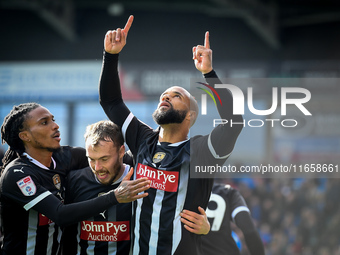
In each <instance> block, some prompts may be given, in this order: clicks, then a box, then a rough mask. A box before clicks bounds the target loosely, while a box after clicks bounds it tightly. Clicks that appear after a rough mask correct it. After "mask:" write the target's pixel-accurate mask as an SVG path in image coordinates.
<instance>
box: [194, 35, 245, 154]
mask: <svg viewBox="0 0 340 255" xmlns="http://www.w3.org/2000/svg"><path fill="white" fill-rule="evenodd" d="M193 60H194V63H195V66H196V68H197V70H199V71H200V72H201V73H202V74H203V76H204V78H205V79H206V82H207V83H208V84H205V85H208V86H207V87H209V86H210V89H211V88H213V89H214V90H215V92H216V93H212V94H213V95H214V97H215V100H216V102H221V103H218V104H217V110H218V113H219V115H220V117H221V119H223V120H227V122H228V123H227V124H225V125H219V126H217V127H215V128H214V130H213V131H212V132H211V136H210V141H211V144H212V147H213V149H214V151H213V152H212V154H213V156H214V157H215V158H219V159H223V158H227V157H228V155H229V154H230V153H231V152H232V150H233V148H234V145H235V142H236V139H237V137H238V135H239V134H240V132H241V130H242V128H243V124H242V122H243V118H242V115H233V97H232V94H231V93H230V92H229V90H227V89H225V88H216V87H215V85H216V84H222V82H221V81H220V79H219V78H218V77H217V74H216V73H215V71H214V70H213V67H212V50H211V49H210V41H209V32H206V33H205V39H204V45H197V46H195V47H193ZM217 95H218V96H219V98H218V96H217ZM231 123H234V124H231Z"/></svg>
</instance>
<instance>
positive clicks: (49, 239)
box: [46, 222, 55, 254]
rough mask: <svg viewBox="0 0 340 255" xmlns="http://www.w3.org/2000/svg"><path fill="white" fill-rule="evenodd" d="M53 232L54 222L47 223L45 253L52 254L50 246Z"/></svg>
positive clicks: (51, 245)
mask: <svg viewBox="0 0 340 255" xmlns="http://www.w3.org/2000/svg"><path fill="white" fill-rule="evenodd" d="M54 232H55V223H54V222H53V223H50V224H48V242H47V251H49V252H47V253H46V254H52V247H53V241H54V240H53V239H54V238H53V235H54Z"/></svg>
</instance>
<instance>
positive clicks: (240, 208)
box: [231, 206, 250, 221]
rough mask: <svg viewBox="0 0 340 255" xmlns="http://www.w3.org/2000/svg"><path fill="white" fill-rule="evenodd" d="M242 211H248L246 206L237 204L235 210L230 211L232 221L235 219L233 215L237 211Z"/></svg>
mask: <svg viewBox="0 0 340 255" xmlns="http://www.w3.org/2000/svg"><path fill="white" fill-rule="evenodd" d="M242 211H246V212H248V213H250V211H249V209H248V207H246V206H239V207H237V208H235V210H234V211H233V212H232V213H231V217H232V218H233V221H234V220H235V219H234V218H235V216H236V215H237V214H238V213H239V212H242Z"/></svg>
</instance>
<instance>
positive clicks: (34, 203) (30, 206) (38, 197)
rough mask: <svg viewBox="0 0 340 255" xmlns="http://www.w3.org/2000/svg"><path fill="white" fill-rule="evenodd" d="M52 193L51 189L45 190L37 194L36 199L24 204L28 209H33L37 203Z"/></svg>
mask: <svg viewBox="0 0 340 255" xmlns="http://www.w3.org/2000/svg"><path fill="white" fill-rule="evenodd" d="M49 195H52V193H51V192H50V191H48V190H47V191H45V192H44V193H42V194H40V195H39V196H37V197H36V198H35V199H33V200H31V201H30V202H29V203H27V204H25V205H24V209H25V210H26V211H28V210H29V209H31V208H32V207H33V206H35V205H36V204H37V203H39V202H40V201H41V200H43V199H44V198H45V197H47V196H49Z"/></svg>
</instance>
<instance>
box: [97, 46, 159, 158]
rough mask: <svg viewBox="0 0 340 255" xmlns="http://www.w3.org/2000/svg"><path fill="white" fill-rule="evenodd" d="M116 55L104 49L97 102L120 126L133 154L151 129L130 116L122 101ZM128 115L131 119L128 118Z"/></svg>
mask: <svg viewBox="0 0 340 255" xmlns="http://www.w3.org/2000/svg"><path fill="white" fill-rule="evenodd" d="M118 56H119V55H118V54H110V53H107V52H105V51H104V58H103V66H102V71H101V75H100V80H99V102H100V104H101V106H102V108H103V110H104V111H105V113H106V115H107V117H108V118H109V119H110V120H111V121H112V122H114V123H116V124H117V125H118V126H120V127H121V128H122V132H123V135H124V139H125V142H126V144H127V145H128V146H129V149H130V150H131V151H132V153H133V154H135V153H136V151H137V148H138V147H139V143H140V142H141V141H143V140H145V138H146V137H147V136H149V135H151V134H152V133H153V130H152V128H150V127H149V126H148V125H146V124H145V123H143V122H141V121H139V120H138V119H137V118H136V117H132V116H133V115H132V114H131V115H130V113H131V112H130V110H129V109H128V108H127V106H126V105H125V103H124V101H123V98H122V92H121V89H120V80H119V75H118ZM129 115H130V117H131V119H130V118H128V117H129ZM125 121H126V122H125ZM124 123H125V126H124V127H123V124H124Z"/></svg>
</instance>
